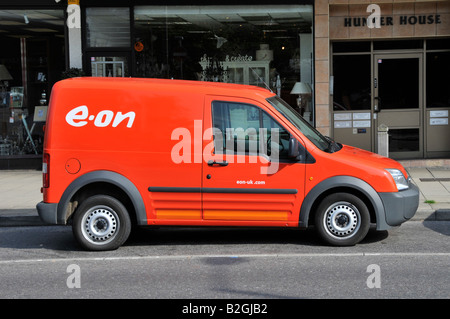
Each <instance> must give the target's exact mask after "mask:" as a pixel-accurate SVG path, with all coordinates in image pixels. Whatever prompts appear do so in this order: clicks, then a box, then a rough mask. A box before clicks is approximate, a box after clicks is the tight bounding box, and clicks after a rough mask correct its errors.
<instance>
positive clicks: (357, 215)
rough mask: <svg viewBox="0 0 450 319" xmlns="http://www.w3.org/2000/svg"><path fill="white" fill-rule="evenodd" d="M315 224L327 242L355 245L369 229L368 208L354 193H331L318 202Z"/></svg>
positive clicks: (336, 244) (339, 244)
mask: <svg viewBox="0 0 450 319" xmlns="http://www.w3.org/2000/svg"><path fill="white" fill-rule="evenodd" d="M315 225H316V229H317V232H318V234H319V236H320V237H321V238H322V239H323V240H324V241H325V242H327V243H328V244H331V245H334V246H352V245H356V244H357V243H359V242H360V241H361V240H362V239H363V238H364V237H365V236H366V235H367V232H368V231H369V227H370V215H369V210H368V208H367V206H366V204H364V202H363V201H362V200H361V199H359V198H358V197H356V196H355V195H352V194H348V193H336V194H331V195H329V196H327V197H326V198H325V199H324V200H323V201H322V202H321V203H320V205H319V207H318V210H317V212H316V215H315Z"/></svg>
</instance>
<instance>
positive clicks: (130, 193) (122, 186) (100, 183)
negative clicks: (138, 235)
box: [57, 171, 147, 225]
mask: <svg viewBox="0 0 450 319" xmlns="http://www.w3.org/2000/svg"><path fill="white" fill-rule="evenodd" d="M97 194H103V195H109V196H112V197H115V198H116V199H118V200H119V201H121V202H122V203H123V205H124V206H125V207H126V208H127V210H128V213H129V214H130V218H131V219H132V221H133V222H135V223H137V224H139V225H142V224H146V223H147V217H146V212H145V205H144V201H143V199H142V196H141V194H140V193H139V190H138V189H137V187H136V186H135V185H134V184H133V183H132V182H131V181H130V180H129V179H128V178H126V177H125V176H123V175H121V174H119V173H116V172H112V171H94V172H89V173H86V174H84V175H82V176H80V177H78V178H77V179H75V180H74V181H73V182H72V183H70V185H69V186H68V187H67V188H66V190H65V191H64V193H63V195H62V196H61V200H60V201H59V203H58V211H57V218H58V223H59V224H67V221H68V220H69V219H70V217H71V216H72V215H73V213H74V212H75V210H76V208H77V206H78V204H79V203H80V202H81V201H82V200H84V199H86V198H88V197H90V196H93V195H97Z"/></svg>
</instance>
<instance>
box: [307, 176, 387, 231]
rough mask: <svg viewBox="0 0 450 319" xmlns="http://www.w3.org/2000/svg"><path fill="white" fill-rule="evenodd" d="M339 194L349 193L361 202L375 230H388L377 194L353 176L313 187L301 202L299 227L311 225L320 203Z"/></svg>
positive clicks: (331, 179)
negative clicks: (366, 209)
mask: <svg viewBox="0 0 450 319" xmlns="http://www.w3.org/2000/svg"><path fill="white" fill-rule="evenodd" d="M339 192H345V193H350V194H353V195H355V196H357V197H359V198H360V199H361V200H363V201H364V203H365V204H366V205H367V208H368V209H369V213H370V219H371V222H372V223H376V224H377V229H388V228H390V227H389V226H388V225H387V223H386V217H385V209H384V205H383V202H382V200H381V197H380V196H379V194H378V193H377V192H376V191H375V189H374V188H373V187H372V186H370V184H368V183H367V182H365V181H363V180H361V179H359V178H356V177H353V176H334V177H331V178H328V179H326V180H324V181H322V182H320V183H319V184H317V185H316V186H314V187H313V188H312V189H311V191H309V193H308V194H307V195H306V196H305V199H304V200H303V203H302V206H301V209H300V218H299V226H300V227H308V226H309V225H311V224H313V223H314V215H315V212H316V209H317V207H318V205H319V204H320V202H321V201H322V200H323V199H324V198H325V197H326V196H328V195H330V194H333V193H339Z"/></svg>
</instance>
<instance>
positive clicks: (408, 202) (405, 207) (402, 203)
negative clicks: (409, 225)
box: [379, 183, 419, 230]
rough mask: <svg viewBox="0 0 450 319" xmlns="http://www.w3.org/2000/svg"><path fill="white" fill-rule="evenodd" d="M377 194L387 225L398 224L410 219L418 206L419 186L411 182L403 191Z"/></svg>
mask: <svg viewBox="0 0 450 319" xmlns="http://www.w3.org/2000/svg"><path fill="white" fill-rule="evenodd" d="M379 194H380V197H381V200H382V202H383V205H384V211H385V215H386V223H387V224H388V225H389V226H398V225H400V224H402V223H404V222H405V221H407V220H409V219H411V218H412V217H413V216H414V214H415V213H416V212H417V208H418V207H419V188H418V187H417V186H416V185H415V184H413V183H409V188H408V189H406V190H403V191H399V192H395V193H379ZM379 230H382V229H379Z"/></svg>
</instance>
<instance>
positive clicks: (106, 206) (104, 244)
mask: <svg viewBox="0 0 450 319" xmlns="http://www.w3.org/2000/svg"><path fill="white" fill-rule="evenodd" d="M72 230H73V234H74V236H75V238H76V239H77V241H78V242H79V243H80V245H81V246H82V247H83V248H85V249H88V250H97V251H100V250H113V249H117V248H119V247H120V246H121V245H122V244H123V243H124V242H125V241H126V240H127V239H128V236H129V235H130V232H131V220H130V216H129V215H128V211H127V209H126V208H125V206H124V205H123V204H122V203H121V202H120V201H118V200H117V199H115V198H113V197H111V196H106V195H96V196H92V197H89V198H88V199H86V200H84V201H83V202H82V203H81V205H80V206H79V207H78V209H77V210H76V212H75V214H74V218H73V224H72Z"/></svg>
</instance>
